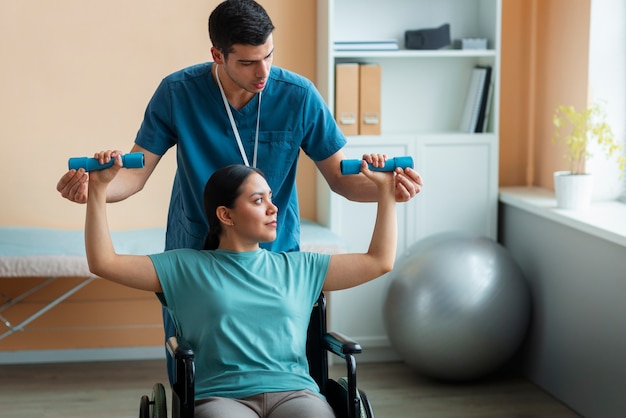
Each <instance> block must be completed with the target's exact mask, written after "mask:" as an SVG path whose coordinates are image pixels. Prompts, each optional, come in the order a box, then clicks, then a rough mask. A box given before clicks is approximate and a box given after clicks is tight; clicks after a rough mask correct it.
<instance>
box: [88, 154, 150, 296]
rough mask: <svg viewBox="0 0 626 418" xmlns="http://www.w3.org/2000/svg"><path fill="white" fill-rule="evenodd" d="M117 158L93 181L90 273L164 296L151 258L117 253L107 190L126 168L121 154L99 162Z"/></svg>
mask: <svg viewBox="0 0 626 418" xmlns="http://www.w3.org/2000/svg"><path fill="white" fill-rule="evenodd" d="M102 156H104V158H105V159H107V161H108V158H115V164H113V166H112V167H110V168H107V169H105V170H99V171H93V172H91V173H90V178H89V191H88V197H87V213H86V216H85V250H86V253H87V263H88V264H89V270H90V271H91V272H92V273H94V274H96V275H98V276H100V277H102V278H104V279H107V280H111V281H113V282H116V283H119V284H122V285H124V286H128V287H132V288H135V289H140V290H147V291H152V292H161V291H162V289H161V283H160V282H159V279H158V277H157V274H156V271H155V269H154V265H153V264H152V261H151V260H150V257H148V256H143V255H120V254H117V253H115V249H114V247H113V242H112V241H111V234H110V232H109V225H108V221H107V212H106V194H107V186H108V184H109V183H110V182H111V180H113V178H115V176H116V174H117V172H118V171H119V170H120V168H121V167H122V160H121V157H120V156H121V152H119V151H107V152H104V153H98V154H96V158H100V157H102Z"/></svg>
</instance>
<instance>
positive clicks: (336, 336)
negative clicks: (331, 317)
mask: <svg viewBox="0 0 626 418" xmlns="http://www.w3.org/2000/svg"><path fill="white" fill-rule="evenodd" d="M324 348H325V349H326V350H328V351H330V352H332V353H334V354H336V355H338V356H339V357H342V358H345V357H346V355H347V354H359V353H360V352H361V351H363V349H362V348H361V344H359V343H358V342H356V341H355V340H353V339H352V338H350V337H346V336H345V335H343V334H340V333H338V332H329V333H326V334H324Z"/></svg>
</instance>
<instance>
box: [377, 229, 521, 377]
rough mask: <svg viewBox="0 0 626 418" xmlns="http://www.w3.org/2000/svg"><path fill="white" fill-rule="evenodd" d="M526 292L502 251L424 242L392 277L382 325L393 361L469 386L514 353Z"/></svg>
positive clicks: (485, 245)
mask: <svg viewBox="0 0 626 418" xmlns="http://www.w3.org/2000/svg"><path fill="white" fill-rule="evenodd" d="M530 305H531V301H530V292H529V288H528V285H527V283H526V281H525V279H524V277H523V274H522V272H521V270H520V268H519V267H518V265H517V264H516V263H515V261H514V260H513V259H512V257H511V256H510V254H509V253H508V251H507V250H506V249H505V248H504V247H502V246H501V245H500V244H498V243H496V242H495V241H493V240H491V239H488V238H483V237H475V236H468V235H461V234H457V233H443V234H437V235H433V236H431V237H428V238H425V239H423V240H421V241H419V242H418V243H416V244H415V245H413V246H412V247H411V248H410V249H409V250H408V251H406V253H405V254H404V255H402V256H401V257H400V258H399V259H398V262H397V263H396V267H395V268H394V269H393V271H392V272H391V282H390V286H389V289H388V293H387V297H386V299H385V304H384V325H385V328H386V331H387V334H388V336H389V339H390V341H391V344H392V346H393V347H394V349H395V350H396V351H397V353H398V355H399V356H400V357H401V358H402V359H403V360H404V361H405V362H406V363H407V364H408V365H409V366H411V367H412V368H413V369H415V370H416V371H418V372H420V373H422V374H424V375H426V376H429V377H431V378H435V379H441V380H452V381H467V380H473V379H478V378H481V377H485V376H487V375H488V374H491V373H492V372H495V371H496V370H497V369H499V368H501V367H502V366H503V365H504V364H505V363H506V362H507V361H508V360H510V359H511V357H512V356H513V355H514V354H515V352H516V351H517V350H518V349H519V347H520V345H521V343H522V341H523V339H524V336H525V334H526V330H527V328H528V323H529V320H530Z"/></svg>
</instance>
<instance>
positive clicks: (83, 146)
mask: <svg viewBox="0 0 626 418" xmlns="http://www.w3.org/2000/svg"><path fill="white" fill-rule="evenodd" d="M218 3H219V1H218V0H209V1H206V0H184V1H174V0H134V1H130V2H129V1H123V0H110V1H105V2H103V1H95V0H61V1H54V2H50V1H45V0H29V1H23V2H21V1H17V2H16V1H12V0H0V33H1V34H2V36H0V50H1V51H2V66H0V91H2V94H1V95H0V113H1V114H2V115H3V121H2V124H0V152H1V153H2V155H3V156H4V158H3V163H2V164H0V177H2V178H3V179H4V181H2V182H1V183H0V195H1V196H2V204H0V225H24V226H45V227H56V228H71V229H81V228H82V226H83V222H84V210H85V208H84V206H83V205H77V204H74V203H71V202H68V201H66V200H64V199H62V198H61V197H60V195H59V194H58V193H57V192H56V189H55V187H56V182H57V181H58V179H59V178H60V177H61V175H62V174H63V173H64V172H65V170H66V167H67V158H68V157H71V156H81V155H88V154H92V153H93V152H95V151H97V150H100V149H106V148H119V149H122V150H129V149H130V147H131V146H132V142H133V140H134V138H135V134H136V132H137V129H138V128H139V125H140V123H141V120H142V118H143V113H144V110H145V107H146V105H147V103H148V100H149V99H150V97H151V95H152V93H153V92H154V89H155V88H156V86H157V85H158V83H159V82H160V80H161V79H162V78H163V77H164V76H165V75H167V74H169V73H171V72H173V71H175V70H178V69H180V68H182V67H184V66H187V65H191V64H195V63H198V62H202V61H206V60H208V59H209V58H210V51H209V49H210V42H209V38H208V31H207V18H208V15H209V13H210V11H211V10H212V9H213V8H214V7H215V6H216V5H217V4H218ZM261 4H262V5H263V6H264V7H266V9H267V10H268V13H269V14H270V16H271V17H272V20H273V22H274V25H275V26H276V30H275V33H274V38H275V44H276V52H275V64H276V65H279V66H283V67H286V68H289V69H292V70H294V71H296V72H299V73H301V74H303V75H304V76H306V77H308V78H310V79H312V80H313V79H315V32H314V30H315V29H314V28H315V20H314V19H311V18H310V16H313V15H314V14H315V1H314V0H299V1H297V2H294V1H291V0H261ZM174 168H175V158H174V153H173V152H169V153H168V154H167V155H166V156H165V157H164V159H163V160H162V161H161V163H160V164H159V166H158V167H157V170H156V171H155V173H154V174H153V175H152V177H151V178H150V180H149V181H148V184H147V186H146V188H145V189H144V190H143V191H142V192H141V193H139V194H137V195H135V196H133V197H132V198H130V199H128V200H126V201H124V202H121V203H117V204H115V205H111V206H110V207H109V217H110V225H111V227H112V228H113V229H127V228H138V227H152V226H160V225H164V223H165V220H166V215H167V205H168V202H169V195H170V188H171V184H172V180H173V173H174ZM314 173H315V168H314V165H313V164H312V163H311V162H310V160H308V158H306V157H305V158H303V161H302V163H301V165H300V169H299V173H298V188H299V194H300V204H301V209H302V211H301V212H302V215H303V216H304V217H307V218H311V219H315V211H314V208H315V204H314V202H313V199H314V196H315V175H314ZM41 281H42V279H38V278H23V279H19V280H16V279H0V296H1V297H3V298H4V297H9V298H10V297H14V296H16V295H18V294H20V293H21V292H22V291H24V290H26V289H29V288H31V287H32V286H33V285H36V284H37V283H40V282H41ZM72 283H73V280H72V279H62V280H60V281H59V282H58V283H57V284H55V285H54V286H52V287H51V288H50V289H48V290H45V291H41V292H38V293H36V294H35V295H33V296H31V297H29V298H28V299H26V301H25V303H24V304H21V305H20V306H19V307H18V306H16V307H13V308H11V309H8V310H4V311H3V312H2V315H3V316H6V317H7V318H9V319H10V320H11V322H13V323H18V322H19V321H20V320H21V319H23V318H25V317H26V316H27V315H29V313H32V312H34V310H35V309H37V308H38V307H41V306H43V304H44V303H45V302H46V301H47V300H50V299H51V298H52V297H54V295H58V294H60V293H62V292H63V291H65V290H67V289H68V287H69V285H71V284H72ZM29 329H31V332H24V333H17V334H13V335H11V336H9V337H7V338H5V339H4V340H0V351H5V350H7V351H10V350H24V349H29V350H30V349H35V348H36V349H38V350H44V349H62V348H79V347H80V348H89V347H104V348H106V347H116V346H127V347H130V346H152V345H161V343H162V326H161V309H160V305H159V303H158V302H157V301H156V299H155V297H154V296H153V295H151V294H148V293H142V292H138V291H134V290H130V289H125V288H122V287H121V286H117V285H114V284H111V283H108V282H105V281H103V280H98V281H97V282H96V283H93V284H90V285H88V286H87V287H86V288H84V289H83V290H80V291H79V292H77V293H76V294H75V295H73V296H72V297H70V298H69V299H68V300H67V301H66V302H64V303H62V304H61V305H59V306H57V307H55V308H54V309H52V310H51V311H50V312H49V313H47V314H46V315H44V316H42V317H41V318H40V319H38V320H36V321H34V322H33V323H32V324H31V325H30V326H29ZM2 331H4V330H2Z"/></svg>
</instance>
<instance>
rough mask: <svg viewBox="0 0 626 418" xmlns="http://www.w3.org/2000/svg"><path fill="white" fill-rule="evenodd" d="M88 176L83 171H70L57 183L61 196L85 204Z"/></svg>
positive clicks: (80, 169)
mask: <svg viewBox="0 0 626 418" xmlns="http://www.w3.org/2000/svg"><path fill="white" fill-rule="evenodd" d="M88 187H89V174H88V173H87V172H85V170H84V169H82V168H79V169H78V170H70V171H68V172H67V173H65V175H63V177H61V179H60V180H59V182H58V183H57V191H58V192H59V193H61V196H63V197H64V198H66V199H68V200H71V201H72V202H76V203H86V202H87V192H88V191H87V189H88Z"/></svg>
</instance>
